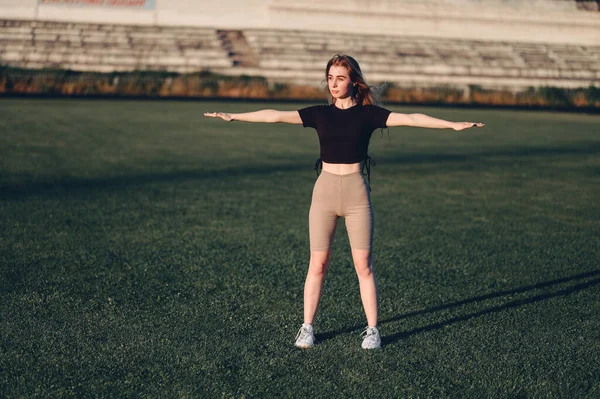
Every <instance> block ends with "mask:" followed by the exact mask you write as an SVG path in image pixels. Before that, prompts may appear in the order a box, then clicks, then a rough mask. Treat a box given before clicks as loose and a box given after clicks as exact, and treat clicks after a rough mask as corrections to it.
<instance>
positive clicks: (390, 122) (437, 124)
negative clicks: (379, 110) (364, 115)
mask: <svg viewBox="0 0 600 399" xmlns="http://www.w3.org/2000/svg"><path fill="white" fill-rule="evenodd" d="M386 124H387V126H388V127H391V126H414V127H428V128H432V129H454V130H463V129H468V128H470V127H484V126H485V125H484V124H483V123H479V122H450V121H446V120H443V119H437V118H433V117H431V116H428V115H425V114H400V113H397V112H392V113H391V114H390V116H388V118H387V123H386Z"/></svg>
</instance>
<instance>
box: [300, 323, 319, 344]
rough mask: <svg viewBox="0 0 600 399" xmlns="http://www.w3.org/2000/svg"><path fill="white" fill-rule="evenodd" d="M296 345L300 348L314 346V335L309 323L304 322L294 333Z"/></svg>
mask: <svg viewBox="0 0 600 399" xmlns="http://www.w3.org/2000/svg"><path fill="white" fill-rule="evenodd" d="M296 346H297V347H298V348H302V349H308V348H312V347H313V346H315V336H314V334H313V328H312V325H311V324H307V323H304V324H302V327H300V331H298V334H297V335H296Z"/></svg>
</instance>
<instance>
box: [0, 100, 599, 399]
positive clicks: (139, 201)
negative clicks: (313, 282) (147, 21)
mask: <svg viewBox="0 0 600 399" xmlns="http://www.w3.org/2000/svg"><path fill="white" fill-rule="evenodd" d="M303 106H305V105H300V104H261V103H239V102H238V103H210V102H160V101H155V102H144V101H99V100H98V101H95V100H94V101H80V100H45V101H44V100H25V99H3V100H0V232H1V234H0V295H1V299H2V300H1V301H0V338H1V340H0V396H2V397H35V396H42V397H47V396H75V397H88V396H89V397H95V396H101V397H107V396H108V397H115V396H118V397H121V396H143V397H272V396H282V397H478V398H480V397H544V398H546V397H563V398H573V397H589V398H593V397H600V329H599V327H600V200H599V198H600V157H599V154H600V117H598V116H594V115H583V114H569V113H547V112H527V111H499V110H466V109H461V110H457V109H435V108H416V107H390V108H391V109H392V110H395V111H398V112H408V113H410V112H423V113H426V114H429V115H433V116H437V117H441V118H445V119H451V120H472V121H482V122H485V123H486V127H485V128H484V129H477V130H475V129H470V130H468V131H463V132H454V131H449V130H428V129H414V128H398V127H396V128H392V129H390V131H389V135H388V133H387V132H380V131H377V132H375V133H374V135H373V138H372V140H371V146H370V153H371V155H372V157H373V158H374V159H375V160H376V161H377V166H376V167H375V168H373V170H372V188H373V191H372V199H373V204H374V207H375V248H374V259H375V272H376V275H377V278H378V283H379V293H380V325H381V329H380V330H381V332H382V335H383V343H384V346H383V348H382V349H381V350H377V351H363V350H362V349H361V348H360V336H359V334H360V332H361V331H362V330H363V328H364V327H365V324H366V322H365V318H364V313H363V311H362V306H361V303H360V297H359V292H358V282H357V279H356V275H355V272H354V270H353V266H352V262H351V256H350V250H349V246H348V239H347V236H346V232H345V228H344V224H343V221H340V224H339V228H338V230H337V233H336V239H335V244H334V249H333V255H332V261H331V266H330V269H329V273H328V275H327V278H326V282H325V286H324V292H323V299H322V301H321V305H320V308H319V311H318V314H317V319H316V321H315V331H316V334H317V340H318V343H317V345H316V346H315V348H313V349H311V350H299V349H296V348H295V347H294V346H293V342H294V337H295V334H296V332H297V330H298V328H299V326H300V324H301V322H302V289H303V283H304V277H305V273H306V269H307V266H308V255H309V252H308V207H309V203H310V195H311V189H312V185H313V183H314V180H315V172H314V171H313V170H312V165H313V163H314V160H315V158H316V157H317V155H318V142H317V138H316V134H315V132H314V130H312V129H303V128H302V127H300V126H288V125H280V124H274V125H267V124H243V123H236V122H233V123H226V122H224V121H221V120H215V119H209V118H205V117H203V116H202V112H204V111H213V110H220V111H231V112H241V111H245V110H256V109H260V108H278V109H292V110H293V109H298V108H300V107H303Z"/></svg>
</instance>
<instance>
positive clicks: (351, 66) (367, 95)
mask: <svg viewBox="0 0 600 399" xmlns="http://www.w3.org/2000/svg"><path fill="white" fill-rule="evenodd" d="M332 66H342V67H344V68H346V69H347V70H348V75H349V76H350V80H351V81H352V82H353V83H355V85H354V86H353V89H352V97H354V99H355V100H356V103H357V104H361V105H377V104H380V103H381V98H380V97H381V94H382V92H383V90H384V89H385V86H386V85H385V84H383V85H381V86H369V85H368V84H367V81H366V80H365V78H364V76H363V74H362V71H361V70H360V66H359V65H358V62H357V61H356V60H355V59H354V58H352V57H350V56H349V55H345V54H336V55H334V56H333V57H332V58H331V59H330V60H329V62H328V63H327V68H325V82H327V78H328V75H329V69H330V68H331V67H332ZM327 93H329V86H327ZM329 103H330V104H333V103H335V98H334V97H333V96H332V95H331V93H329Z"/></svg>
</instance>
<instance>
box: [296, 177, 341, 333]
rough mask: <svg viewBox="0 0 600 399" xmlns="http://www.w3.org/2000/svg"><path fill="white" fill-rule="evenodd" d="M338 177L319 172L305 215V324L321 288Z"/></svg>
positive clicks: (332, 230)
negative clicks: (307, 255) (307, 237)
mask: <svg viewBox="0 0 600 399" xmlns="http://www.w3.org/2000/svg"><path fill="white" fill-rule="evenodd" d="M338 181H339V176H336V175H333V174H330V173H327V172H322V173H321V175H320V176H319V178H318V179H317V182H316V183H315V187H314V189H313V195H312V202H311V205H310V211H309V214H308V230H309V235H310V263H309V265H308V273H307V274H306V282H305V283H304V323H308V324H312V322H313V319H314V317H315V313H316V311H317V306H318V305H319V299H320V298H321V288H322V286H323V280H324V278H325V273H326V272H327V267H328V265H329V257H330V255H331V244H332V242H333V236H334V234H335V229H336V227H337V220H338V212H337V209H336V207H337V205H338V204H339V200H338V198H339V190H338V187H339V183H338Z"/></svg>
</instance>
